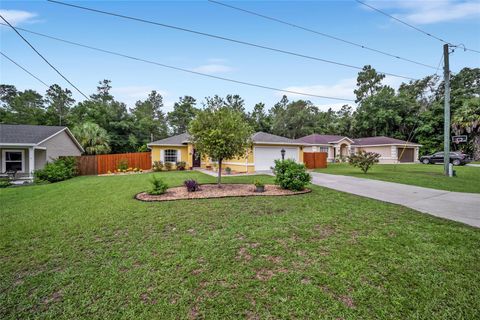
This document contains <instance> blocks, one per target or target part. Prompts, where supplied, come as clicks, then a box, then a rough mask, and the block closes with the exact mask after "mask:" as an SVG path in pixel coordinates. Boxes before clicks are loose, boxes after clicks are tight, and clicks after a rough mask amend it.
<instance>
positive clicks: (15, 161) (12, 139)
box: [0, 124, 83, 180]
mask: <svg viewBox="0 0 480 320" xmlns="http://www.w3.org/2000/svg"><path fill="white" fill-rule="evenodd" d="M82 153H83V148H82V146H81V145H80V144H79V143H78V141H77V140H76V139H75V137H74V136H73V134H72V133H71V132H70V130H68V128H67V127H62V126H34V125H23V124H0V165H1V173H2V174H7V173H8V174H11V175H14V176H15V178H16V179H25V180H31V179H32V178H33V173H34V171H35V170H38V169H42V168H43V167H44V166H45V164H46V163H47V162H48V161H52V160H55V159H57V158H58V157H60V156H79V155H81V154H82Z"/></svg>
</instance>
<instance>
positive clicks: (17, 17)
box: [0, 9, 37, 26]
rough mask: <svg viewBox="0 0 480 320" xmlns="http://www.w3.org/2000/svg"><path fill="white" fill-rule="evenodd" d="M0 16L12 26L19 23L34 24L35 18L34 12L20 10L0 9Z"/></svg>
mask: <svg viewBox="0 0 480 320" xmlns="http://www.w3.org/2000/svg"><path fill="white" fill-rule="evenodd" d="M0 14H1V15H2V16H3V17H4V18H5V19H6V20H7V21H8V22H10V23H11V24H12V25H13V26H18V25H19V24H21V23H32V22H35V17H37V14H36V13H34V12H28V11H21V10H6V9H0Z"/></svg>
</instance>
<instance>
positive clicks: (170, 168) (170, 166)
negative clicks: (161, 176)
mask: <svg viewBox="0 0 480 320" xmlns="http://www.w3.org/2000/svg"><path fill="white" fill-rule="evenodd" d="M163 166H164V167H165V170H167V171H170V170H172V167H173V163H171V162H165V164H164V165H163Z"/></svg>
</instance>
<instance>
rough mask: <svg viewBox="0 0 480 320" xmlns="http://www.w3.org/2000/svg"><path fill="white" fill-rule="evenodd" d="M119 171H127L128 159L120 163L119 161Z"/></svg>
mask: <svg viewBox="0 0 480 320" xmlns="http://www.w3.org/2000/svg"><path fill="white" fill-rule="evenodd" d="M117 169H118V170H120V171H126V170H127V169H128V159H120V161H118V166H117Z"/></svg>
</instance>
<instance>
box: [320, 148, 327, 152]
mask: <svg viewBox="0 0 480 320" xmlns="http://www.w3.org/2000/svg"><path fill="white" fill-rule="evenodd" d="M319 149H320V151H319V152H328V147H320V148H319Z"/></svg>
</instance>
